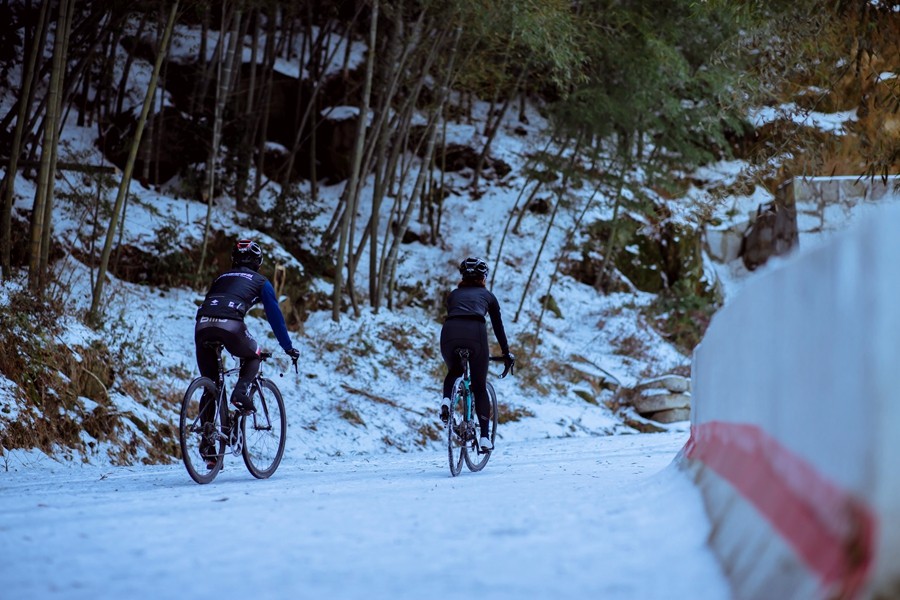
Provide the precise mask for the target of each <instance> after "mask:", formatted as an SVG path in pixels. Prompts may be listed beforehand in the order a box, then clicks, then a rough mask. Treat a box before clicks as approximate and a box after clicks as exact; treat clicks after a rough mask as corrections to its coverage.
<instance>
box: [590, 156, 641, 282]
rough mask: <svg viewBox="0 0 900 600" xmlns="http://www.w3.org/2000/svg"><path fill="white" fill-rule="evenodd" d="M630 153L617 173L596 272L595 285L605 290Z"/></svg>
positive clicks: (612, 259)
mask: <svg viewBox="0 0 900 600" xmlns="http://www.w3.org/2000/svg"><path fill="white" fill-rule="evenodd" d="M632 164H633V163H632V160H631V154H630V153H629V154H627V159H626V160H625V162H624V163H623V165H622V170H621V172H620V173H619V182H618V187H617V189H616V199H615V202H614V204H613V214H612V220H611V221H610V223H611V225H610V230H609V239H608V240H607V241H606V249H605V250H604V251H603V262H601V263H600V272H599V273H598V274H597V285H598V286H599V287H600V289H602V290H603V291H604V293H605V292H606V280H607V276H606V273H607V271H608V270H609V266H610V264H612V262H613V261H614V259H615V254H616V252H617V248H616V246H617V243H618V240H617V239H616V238H617V237H618V222H619V210H620V209H621V207H622V189H623V188H624V187H625V174H626V173H628V172H629V171H630V170H631V166H632Z"/></svg>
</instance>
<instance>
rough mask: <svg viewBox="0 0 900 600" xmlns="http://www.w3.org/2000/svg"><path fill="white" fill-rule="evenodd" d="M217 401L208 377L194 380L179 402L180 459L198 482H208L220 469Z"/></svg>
mask: <svg viewBox="0 0 900 600" xmlns="http://www.w3.org/2000/svg"><path fill="white" fill-rule="evenodd" d="M218 401H219V395H218V393H217V390H216V384H215V383H213V380H212V379H209V378H208V377H198V378H196V379H194V381H192V382H191V385H189V386H188V389H187V392H185V394H184V398H183V399H182V401H181V416H180V418H179V419H178V441H179V445H180V446H181V459H182V460H183V461H184V466H185V468H186V469H187V472H188V475H190V476H191V479H193V480H194V481H196V482H197V483H209V482H210V481H212V480H213V479H215V478H216V475H218V474H219V471H221V470H222V461H223V459H224V457H225V437H224V436H222V435H220V434H219V432H220V431H221V429H222V418H221V414H222V413H221V410H217V407H216V403H217V402H218Z"/></svg>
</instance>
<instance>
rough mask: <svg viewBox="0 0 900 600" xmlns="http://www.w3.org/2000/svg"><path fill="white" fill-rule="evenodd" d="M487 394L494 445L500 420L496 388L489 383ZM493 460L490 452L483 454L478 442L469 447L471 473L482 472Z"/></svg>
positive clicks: (492, 442)
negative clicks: (489, 461)
mask: <svg viewBox="0 0 900 600" xmlns="http://www.w3.org/2000/svg"><path fill="white" fill-rule="evenodd" d="M487 393H488V399H490V401H491V417H490V419H489V420H488V426H489V427H490V429H491V435H490V438H491V445H493V444H494V439H496V437H497V419H498V410H497V394H496V392H494V386H492V385H491V382H490V381H488V382H487ZM490 458H491V453H490V452H482V451H481V449H480V448H479V447H478V442H477V441H476V442H475V443H474V444H473V445H472V447H469V448H468V449H467V450H466V466H467V467H469V470H470V471H480V470H482V469H483V468H484V466H485V465H486V464H488V460H490Z"/></svg>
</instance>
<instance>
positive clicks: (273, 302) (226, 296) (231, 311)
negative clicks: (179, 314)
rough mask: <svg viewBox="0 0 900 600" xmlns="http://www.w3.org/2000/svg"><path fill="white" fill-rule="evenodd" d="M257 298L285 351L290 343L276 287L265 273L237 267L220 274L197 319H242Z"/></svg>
mask: <svg viewBox="0 0 900 600" xmlns="http://www.w3.org/2000/svg"><path fill="white" fill-rule="evenodd" d="M260 300H262V303H263V308H265V310H266V318H267V319H268V320H269V325H270V326H271V327H272V332H273V333H274V334H275V337H276V338H278V343H279V344H281V347H282V349H284V351H285V352H287V351H288V350H290V349H291V348H292V347H293V344H291V338H290V337H289V336H288V331H287V325H286V324H285V322H284V316H283V315H282V314H281V309H280V308H279V307H278V298H276V297H275V288H273V287H272V284H271V283H269V280H268V279H266V277H265V276H264V275H261V274H259V273H257V272H256V271H254V270H253V269H248V268H247V267H237V268H234V269H231V270H229V271H225V272H224V273H222V274H221V275H219V276H218V277H217V278H216V280H215V281H213V284H212V286H210V288H209V292H207V294H206V299H204V300H203V304H201V305H200V308H199V309H197V319H200V318H201V317H213V318H218V319H236V320H240V321H243V320H244V315H246V314H247V311H248V310H250V308H251V307H252V306H253V305H254V304H256V303H257V302H259V301H260Z"/></svg>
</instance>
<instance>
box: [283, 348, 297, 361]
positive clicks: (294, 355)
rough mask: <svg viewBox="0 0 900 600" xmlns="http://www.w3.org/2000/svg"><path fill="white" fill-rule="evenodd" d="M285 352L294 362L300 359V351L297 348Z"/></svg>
mask: <svg viewBox="0 0 900 600" xmlns="http://www.w3.org/2000/svg"><path fill="white" fill-rule="evenodd" d="M285 352H287V355H288V356H290V357H291V358H292V359H294V360H297V359H298V358H300V351H299V350H297V349H296V348H291V349H290V350H285Z"/></svg>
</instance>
